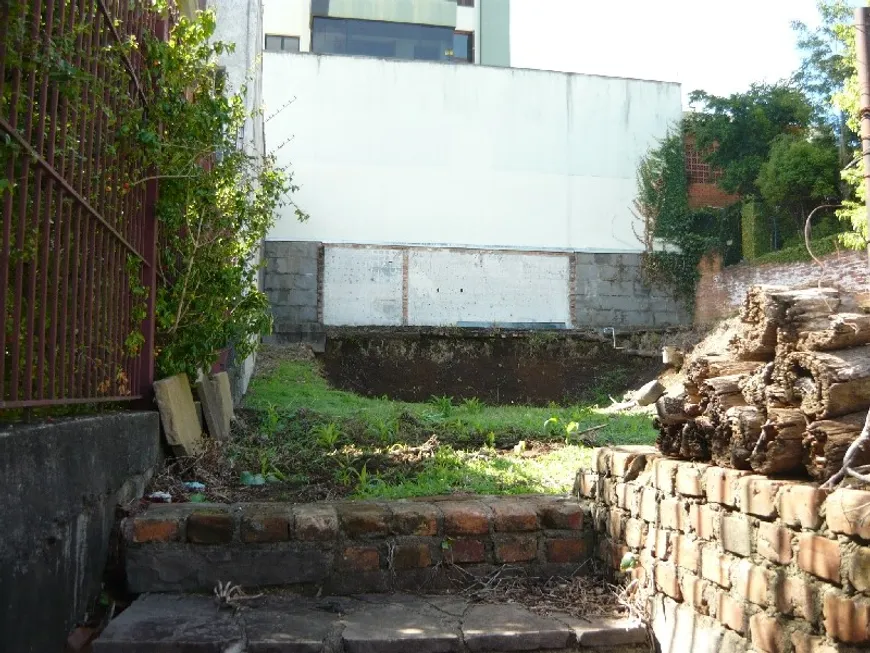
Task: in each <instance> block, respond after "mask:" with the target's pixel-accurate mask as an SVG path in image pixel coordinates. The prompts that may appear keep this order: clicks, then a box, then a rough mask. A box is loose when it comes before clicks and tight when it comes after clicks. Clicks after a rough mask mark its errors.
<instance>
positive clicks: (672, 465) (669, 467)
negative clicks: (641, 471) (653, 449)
mask: <svg viewBox="0 0 870 653" xmlns="http://www.w3.org/2000/svg"><path fill="white" fill-rule="evenodd" d="M679 465H680V463H679V462H678V461H676V460H667V459H666V458H656V459H655V460H654V461H653V467H652V469H653V478H654V479H655V485H656V488H658V489H659V490H661V492H662V494H664V495H666V496H671V495H673V494H674V479H675V478H676V475H677V467H678V466H679Z"/></svg>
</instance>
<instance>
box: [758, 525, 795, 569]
mask: <svg viewBox="0 0 870 653" xmlns="http://www.w3.org/2000/svg"><path fill="white" fill-rule="evenodd" d="M791 535H792V533H791V531H790V530H788V529H787V528H783V527H782V526H777V525H776V524H769V523H767V522H761V523H760V524H759V525H758V532H757V533H756V535H755V550H756V551H758V553H760V554H761V555H763V556H764V557H765V558H767V559H768V560H771V561H772V562H778V563H779V564H782V565H787V564H788V563H790V562H791V558H792V547H791Z"/></svg>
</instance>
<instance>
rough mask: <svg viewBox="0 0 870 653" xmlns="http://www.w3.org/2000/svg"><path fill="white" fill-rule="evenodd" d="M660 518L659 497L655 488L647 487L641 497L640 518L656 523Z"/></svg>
mask: <svg viewBox="0 0 870 653" xmlns="http://www.w3.org/2000/svg"><path fill="white" fill-rule="evenodd" d="M658 516H659V502H658V495H657V494H656V491H655V488H651V487H645V488H644V489H643V493H642V494H641V497H640V518H641V519H643V520H644V521H648V522H650V523H655V522H656V521H657V520H658Z"/></svg>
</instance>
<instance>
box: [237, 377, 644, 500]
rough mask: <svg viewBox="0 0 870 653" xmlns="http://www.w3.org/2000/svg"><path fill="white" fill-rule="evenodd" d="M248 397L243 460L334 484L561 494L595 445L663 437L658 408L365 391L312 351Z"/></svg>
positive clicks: (305, 483) (344, 492) (419, 491)
mask: <svg viewBox="0 0 870 653" xmlns="http://www.w3.org/2000/svg"><path fill="white" fill-rule="evenodd" d="M245 407H246V408H248V409H251V410H250V411H247V413H246V414H247V417H246V419H247V421H248V423H247V425H246V429H245V430H244V431H245V432H244V433H243V434H242V435H241V436H240V437H237V438H236V439H235V440H234V441H233V442H232V444H231V446H230V447H229V448H228V451H227V456H228V458H229V460H230V463H231V466H232V467H233V469H237V470H244V471H247V472H248V473H249V474H259V475H261V476H262V477H263V478H270V479H273V480H275V481H277V482H279V483H281V484H282V486H284V487H285V488H288V487H289V488H291V489H292V488H293V487H299V488H301V487H310V486H323V487H324V488H326V489H327V490H328V492H327V495H329V496H335V495H340V496H355V497H364V498H374V497H378V498H401V497H411V496H429V495H439V494H450V493H455V492H471V493H478V494H525V493H553V494H561V493H565V492H568V491H570V489H571V485H572V483H573V480H574V475H575V473H576V471H577V469H578V468H579V467H580V466H581V465H582V464H583V463H584V461H586V460H588V456H589V452H590V449H589V445H595V446H600V445H606V444H651V443H653V442H654V441H655V431H654V429H653V428H652V423H651V420H650V418H649V417H648V416H646V415H624V414H623V415H609V414H605V413H603V412H602V411H600V410H599V409H598V408H597V407H596V406H594V405H579V406H558V405H555V404H552V405H550V406H548V407H530V406H487V405H485V404H483V403H482V402H480V401H478V400H476V399H470V400H465V401H463V402H461V403H457V402H454V401H453V400H452V399H451V398H450V397H433V398H432V399H431V400H430V401H429V402H426V403H408V402H400V401H392V400H390V399H388V398H380V399H375V398H369V397H362V396H360V395H356V394H354V393H351V392H344V391H341V390H336V389H334V388H331V387H330V386H329V384H328V383H327V381H326V380H325V379H324V378H323V376H321V374H320V370H319V368H318V366H317V364H316V363H314V362H310V361H285V362H282V363H280V364H279V365H277V366H276V368H275V369H274V370H273V371H272V372H271V373H269V374H268V375H267V376H263V377H258V378H255V379H254V380H253V381H252V383H251V387H250V389H249V392H248V396H247V398H246V400H245ZM520 442H527V443H528V449H527V450H523V449H522V445H520V444H519V443H520ZM325 491H326V490H325ZM291 494H292V492H291Z"/></svg>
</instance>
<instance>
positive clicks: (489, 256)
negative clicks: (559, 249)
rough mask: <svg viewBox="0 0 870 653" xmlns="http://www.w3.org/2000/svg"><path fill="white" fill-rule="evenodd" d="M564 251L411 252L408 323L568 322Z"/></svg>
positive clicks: (453, 250)
mask: <svg viewBox="0 0 870 653" xmlns="http://www.w3.org/2000/svg"><path fill="white" fill-rule="evenodd" d="M569 263H570V258H569V256H568V255H567V254H564V255H554V254H550V255H547V254H533V253H531V252H529V253H527V254H520V253H517V252H484V251H479V250H478V251H475V250H465V251H461V250H455V249H440V250H425V249H422V250H414V249H412V250H411V252H410V254H409V260H408V323H409V324H412V325H427V326H445V325H456V324H463V323H471V324H472V325H476V324H492V323H496V324H498V323H501V324H505V323H508V324H509V323H528V322H556V323H562V324H566V325H567V324H569V323H570V321H571V320H570V306H569Z"/></svg>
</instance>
